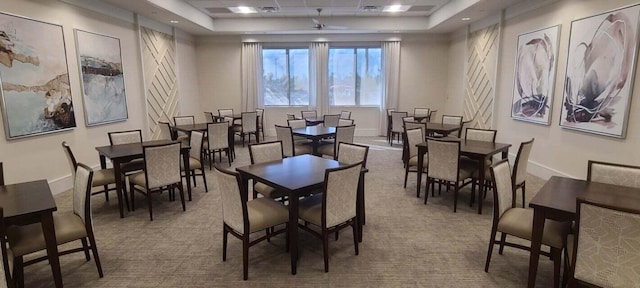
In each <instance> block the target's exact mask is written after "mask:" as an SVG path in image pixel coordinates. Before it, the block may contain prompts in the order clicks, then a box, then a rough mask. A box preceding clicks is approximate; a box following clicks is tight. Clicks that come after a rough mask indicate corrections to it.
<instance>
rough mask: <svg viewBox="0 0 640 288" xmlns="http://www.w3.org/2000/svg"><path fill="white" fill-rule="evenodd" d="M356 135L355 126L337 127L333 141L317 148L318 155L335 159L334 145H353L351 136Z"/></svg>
mask: <svg viewBox="0 0 640 288" xmlns="http://www.w3.org/2000/svg"><path fill="white" fill-rule="evenodd" d="M355 133H356V125H351V126H339V127H336V137H335V139H332V140H329V141H327V142H328V143H329V144H328V145H322V146H320V147H318V153H319V154H320V155H329V156H331V158H334V157H335V151H336V150H337V149H336V145H338V143H340V142H344V143H353V136H354V134H355Z"/></svg>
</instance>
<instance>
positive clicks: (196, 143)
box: [180, 131, 209, 201]
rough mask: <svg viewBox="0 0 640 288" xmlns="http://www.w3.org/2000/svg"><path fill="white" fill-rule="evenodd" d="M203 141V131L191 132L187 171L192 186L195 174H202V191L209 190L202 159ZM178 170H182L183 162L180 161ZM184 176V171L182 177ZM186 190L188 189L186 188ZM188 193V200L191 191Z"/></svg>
mask: <svg viewBox="0 0 640 288" xmlns="http://www.w3.org/2000/svg"><path fill="white" fill-rule="evenodd" d="M203 142H204V133H202V132H200V131H193V132H191V137H190V140H189V147H191V149H189V167H188V168H189V171H190V175H191V176H192V177H193V187H196V186H197V185H196V176H202V182H204V191H205V192H209V188H207V177H206V176H205V173H204V161H203V159H202V143H203ZM180 170H182V171H184V170H185V168H184V164H183V162H182V161H180ZM196 170H200V173H196ZM185 176H186V173H185V175H184V176H183V177H185ZM187 191H188V190H187ZM188 194H189V201H191V193H188Z"/></svg>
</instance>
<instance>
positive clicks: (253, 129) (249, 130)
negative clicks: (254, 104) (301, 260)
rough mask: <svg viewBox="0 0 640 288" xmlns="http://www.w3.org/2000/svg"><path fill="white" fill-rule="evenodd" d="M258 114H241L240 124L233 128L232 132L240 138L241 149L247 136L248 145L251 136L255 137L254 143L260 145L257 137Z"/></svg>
mask: <svg viewBox="0 0 640 288" xmlns="http://www.w3.org/2000/svg"><path fill="white" fill-rule="evenodd" d="M257 122H258V113H256V112H255V111H254V112H242V123H241V125H240V126H235V127H234V128H233V130H234V131H235V132H236V133H237V134H238V136H240V137H242V147H244V139H245V136H249V141H248V142H249V143H251V134H253V135H255V136H256V143H260V138H259V137H258V123H257Z"/></svg>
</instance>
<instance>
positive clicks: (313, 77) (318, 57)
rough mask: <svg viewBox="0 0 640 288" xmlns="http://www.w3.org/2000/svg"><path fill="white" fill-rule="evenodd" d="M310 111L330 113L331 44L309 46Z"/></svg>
mask: <svg viewBox="0 0 640 288" xmlns="http://www.w3.org/2000/svg"><path fill="white" fill-rule="evenodd" d="M309 110H317V111H318V116H319V115H324V114H328V113H329V43H326V42H313V43H311V44H309Z"/></svg>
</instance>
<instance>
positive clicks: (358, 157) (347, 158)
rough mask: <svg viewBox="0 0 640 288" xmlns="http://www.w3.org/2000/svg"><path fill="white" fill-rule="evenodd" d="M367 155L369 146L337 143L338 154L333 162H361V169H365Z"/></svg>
mask: <svg viewBox="0 0 640 288" xmlns="http://www.w3.org/2000/svg"><path fill="white" fill-rule="evenodd" d="M367 155H369V146H366V145H360V144H354V143H345V142H339V143H338V153H336V157H335V158H334V160H336V161H338V162H340V163H344V164H355V163H360V162H362V167H363V168H367Z"/></svg>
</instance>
